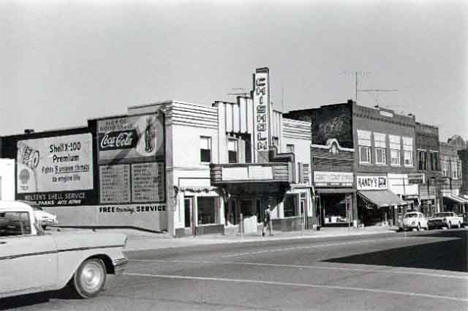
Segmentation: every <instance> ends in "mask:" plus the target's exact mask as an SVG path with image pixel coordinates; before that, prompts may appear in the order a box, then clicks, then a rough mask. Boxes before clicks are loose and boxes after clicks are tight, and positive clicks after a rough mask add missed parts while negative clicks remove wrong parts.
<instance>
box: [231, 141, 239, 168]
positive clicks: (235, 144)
mask: <svg viewBox="0 0 468 311" xmlns="http://www.w3.org/2000/svg"><path fill="white" fill-rule="evenodd" d="M237 154H238V142H237V139H231V138H230V139H228V161H229V163H237V162H239V159H238V157H237Z"/></svg>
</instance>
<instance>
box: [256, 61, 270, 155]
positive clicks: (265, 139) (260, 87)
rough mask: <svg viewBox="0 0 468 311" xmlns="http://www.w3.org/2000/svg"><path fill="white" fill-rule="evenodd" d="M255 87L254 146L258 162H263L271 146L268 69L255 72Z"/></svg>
mask: <svg viewBox="0 0 468 311" xmlns="http://www.w3.org/2000/svg"><path fill="white" fill-rule="evenodd" d="M253 87H254V89H253V91H252V93H253V103H254V104H253V109H254V113H253V115H254V132H255V134H254V146H255V150H256V152H257V157H258V160H259V161H260V162H261V160H262V158H263V156H262V154H263V153H264V152H268V150H269V146H270V141H269V118H270V116H269V113H270V82H269V70H268V68H259V69H257V70H256V71H255V74H254V86H253ZM266 161H268V155H267V157H266Z"/></svg>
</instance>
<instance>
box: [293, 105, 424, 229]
mask: <svg viewBox="0 0 468 311" xmlns="http://www.w3.org/2000/svg"><path fill="white" fill-rule="evenodd" d="M286 116H287V117H288V118H294V119H298V120H304V121H309V122H311V123H312V144H313V145H312V153H311V156H312V160H311V162H312V165H313V166H312V167H313V176H314V180H313V185H314V187H315V188H317V192H318V193H319V197H320V203H321V205H320V206H321V211H320V213H321V214H322V215H324V217H322V218H323V219H324V221H323V222H322V224H323V225H327V224H329V223H334V222H335V221H334V220H333V219H339V220H337V222H345V223H347V222H349V220H348V221H344V220H343V219H345V218H346V217H344V215H346V214H345V213H344V212H343V211H344V210H348V211H349V210H351V211H352V212H348V213H347V215H351V216H350V217H348V219H349V218H351V219H352V220H353V221H354V224H356V222H359V223H362V224H365V225H370V224H376V223H380V224H391V223H395V222H396V220H397V216H398V214H401V213H403V212H404V211H405V210H407V209H414V208H417V207H418V195H419V192H418V185H417V184H411V183H410V182H409V180H410V176H411V174H413V173H415V172H416V164H415V154H416V146H415V119H414V117H413V116H405V115H400V114H397V113H395V112H394V111H393V110H390V109H385V108H381V107H375V108H369V107H364V106H359V105H357V104H356V103H355V102H353V101H351V100H349V101H348V102H346V103H342V104H334V105H325V106H321V107H320V108H316V109H305V110H295V111H291V112H289V113H288V114H287V115H286ZM318 146H321V148H317V147H318ZM327 146H328V147H327ZM319 149H321V150H327V149H328V153H327V156H324V155H323V153H324V152H322V151H319ZM338 155H339V157H341V159H340V158H338ZM350 157H351V158H352V164H351V163H350ZM317 158H321V159H323V160H322V164H320V165H316V163H318V162H317V160H316V159H317ZM337 161H340V163H342V164H341V165H340V166H337V165H336V163H337ZM324 163H325V164H326V165H324ZM327 166H328V168H327ZM332 166H333V167H335V168H336V169H337V170H338V174H337V173H336V172H335V173H333V174H328V175H326V174H325V177H324V174H323V173H322V172H321V171H323V170H330V171H331V167H332ZM316 172H317V173H316ZM316 175H317V176H318V177H319V178H318V179H315V176H316ZM323 178H325V180H327V182H326V183H323V182H322V179H323ZM351 178H352V183H350V181H351ZM338 180H341V181H342V183H341V185H343V186H341V187H343V188H348V189H345V190H343V189H342V188H338V189H339V190H336V189H334V188H337V185H339V184H340V183H339V182H338ZM317 182H318V183H317ZM345 184H346V186H344V185H345ZM324 185H325V186H326V187H327V188H329V187H330V186H331V189H330V190H325V191H322V193H323V194H320V192H321V191H320V190H318V189H320V187H323V186H324ZM351 187H352V188H351ZM327 192H328V193H327ZM330 192H332V193H333V195H330ZM337 193H340V194H339V195H336V194H337ZM354 193H355V194H354ZM343 195H344V197H345V199H343ZM340 205H341V206H342V207H341V208H340V207H339V206H340ZM333 214H335V215H333ZM327 216H328V218H329V220H328V222H327V220H326V219H327ZM331 216H339V218H338V217H331Z"/></svg>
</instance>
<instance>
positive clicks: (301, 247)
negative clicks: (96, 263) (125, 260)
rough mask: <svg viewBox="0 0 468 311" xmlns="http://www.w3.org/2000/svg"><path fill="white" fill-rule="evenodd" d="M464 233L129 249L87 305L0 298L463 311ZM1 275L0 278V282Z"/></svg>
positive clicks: (165, 306) (39, 306) (187, 306)
mask: <svg viewBox="0 0 468 311" xmlns="http://www.w3.org/2000/svg"><path fill="white" fill-rule="evenodd" d="M467 233H468V231H467V230H464V229H462V230H450V231H448V230H444V231H428V232H422V233H418V232H411V233H398V234H386V235H379V236H362V237H348V238H346V237H345V238H343V237H342V238H333V239H330V238H328V239H302V240H298V239H296V240H283V241H264V242H255V243H237V244H230V245H211V246H197V247H186V248H177V249H164V250H149V251H139V252H132V253H128V254H127V255H128V257H129V259H130V263H129V265H128V267H127V270H126V272H125V274H124V275H122V276H119V277H118V278H113V279H112V280H110V282H109V283H110V284H109V286H108V289H107V290H106V291H105V292H103V293H102V295H100V296H99V297H97V298H94V299H90V300H76V299H69V298H68V297H66V296H65V295H64V294H63V293H62V292H57V293H48V294H38V295H27V296H21V297H15V298H8V299H4V300H0V308H3V309H5V308H19V309H21V310H86V311H90V310H135V311H136V310H179V311H180V310H465V311H466V310H468V273H467V272H468V260H467V256H468V248H467V245H468V244H467ZM0 277H1V276H0Z"/></svg>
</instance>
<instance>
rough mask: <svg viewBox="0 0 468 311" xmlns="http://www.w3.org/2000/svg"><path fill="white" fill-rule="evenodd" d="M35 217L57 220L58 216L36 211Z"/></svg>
mask: <svg viewBox="0 0 468 311" xmlns="http://www.w3.org/2000/svg"><path fill="white" fill-rule="evenodd" d="M34 216H36V217H37V218H52V219H55V218H57V216H55V215H53V214H51V213H47V212H44V211H34Z"/></svg>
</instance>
